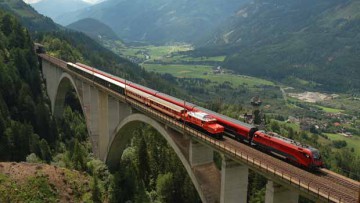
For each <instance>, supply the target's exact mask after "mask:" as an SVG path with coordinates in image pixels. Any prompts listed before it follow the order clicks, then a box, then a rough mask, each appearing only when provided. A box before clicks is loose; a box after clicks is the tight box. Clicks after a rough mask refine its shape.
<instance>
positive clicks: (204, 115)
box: [188, 111, 216, 122]
mask: <svg viewBox="0 0 360 203" xmlns="http://www.w3.org/2000/svg"><path fill="white" fill-rule="evenodd" d="M188 114H189V115H190V116H192V117H195V118H197V119H199V120H202V121H205V122H210V121H216V119H215V118H214V117H212V116H211V115H209V114H207V113H204V112H194V111H191V112H189V113H188Z"/></svg>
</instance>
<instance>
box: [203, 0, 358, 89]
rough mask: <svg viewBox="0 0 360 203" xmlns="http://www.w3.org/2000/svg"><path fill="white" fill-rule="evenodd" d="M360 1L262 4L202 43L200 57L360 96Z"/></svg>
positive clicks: (239, 69)
mask: <svg viewBox="0 0 360 203" xmlns="http://www.w3.org/2000/svg"><path fill="white" fill-rule="evenodd" d="M358 33H360V2H359V1H352V0H331V1H329V0H318V1H312V0H302V1H298V0H258V1H254V2H252V3H249V4H246V5H244V6H243V7H242V8H241V9H239V10H238V11H237V15H235V16H233V17H232V18H231V21H229V22H228V23H226V24H224V25H223V26H221V27H220V28H219V29H218V31H217V32H216V33H215V34H214V35H213V36H212V37H209V38H207V39H205V40H202V41H201V42H200V43H199V44H198V47H206V48H205V49H202V48H200V49H199V50H198V51H197V52H198V53H200V52H207V53H209V54H215V55H216V54H225V55H227V56H228V57H227V58H226V60H225V66H226V67H228V68H231V69H233V70H236V71H237V72H240V73H242V74H248V75H253V76H261V77H266V78H272V79H276V80H281V81H286V82H287V83H288V84H290V85H291V84H292V83H295V82H296V81H298V79H300V80H305V81H309V82H311V83H312V85H315V86H317V87H318V88H321V89H324V90H329V91H333V90H335V91H342V90H345V89H346V90H349V91H353V90H354V91H360V80H359V78H360V69H359V64H360V58H359V55H360V35H359V34H358Z"/></svg>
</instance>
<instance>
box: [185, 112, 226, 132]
mask: <svg viewBox="0 0 360 203" xmlns="http://www.w3.org/2000/svg"><path fill="white" fill-rule="evenodd" d="M186 121H187V122H190V123H192V124H194V125H197V126H199V127H200V128H202V129H204V130H205V131H207V132H209V133H210V134H211V135H212V136H214V137H215V138H217V139H221V138H222V137H223V133H224V126H222V125H219V124H218V123H217V120H216V118H214V117H212V116H211V115H209V114H207V113H204V112H194V111H190V112H188V115H187V117H186Z"/></svg>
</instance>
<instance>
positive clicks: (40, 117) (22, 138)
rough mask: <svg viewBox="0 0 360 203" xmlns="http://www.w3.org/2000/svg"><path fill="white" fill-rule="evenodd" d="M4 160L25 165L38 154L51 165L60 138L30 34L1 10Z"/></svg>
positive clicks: (0, 142) (0, 148)
mask: <svg viewBox="0 0 360 203" xmlns="http://www.w3.org/2000/svg"><path fill="white" fill-rule="evenodd" d="M0 72H1V74H0V87H1V88H0V159H1V160H2V161H5V160H7V161H10V160H11V161H24V160H25V157H26V156H27V155H28V154H30V153H35V154H37V155H38V156H39V157H42V158H43V159H44V160H47V161H50V160H49V156H50V154H49V153H50V152H49V145H54V142H55V137H56V135H57V131H56V126H55V123H54V120H53V119H52V117H51V116H50V111H49V106H48V105H47V99H46V98H45V96H44V93H43V89H42V86H41V78H40V74H39V73H40V72H39V67H38V64H37V58H36V56H35V54H34V53H33V42H32V40H31V39H30V36H29V33H28V32H27V31H26V30H25V29H24V28H23V27H22V26H21V24H20V23H19V22H18V21H17V20H15V18H13V17H12V16H10V15H9V14H5V13H4V12H2V11H1V10H0Z"/></svg>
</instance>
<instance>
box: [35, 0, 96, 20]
mask: <svg viewBox="0 0 360 203" xmlns="http://www.w3.org/2000/svg"><path fill="white" fill-rule="evenodd" d="M90 5H91V4H90V3H87V2H85V1H83V0H42V1H40V2H38V3H34V4H31V6H32V7H34V8H35V9H36V11H38V12H39V13H41V14H43V15H45V16H48V17H50V18H52V19H55V18H56V17H58V16H59V15H62V14H64V13H67V12H72V11H76V10H79V9H82V8H86V7H88V6H90Z"/></svg>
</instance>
